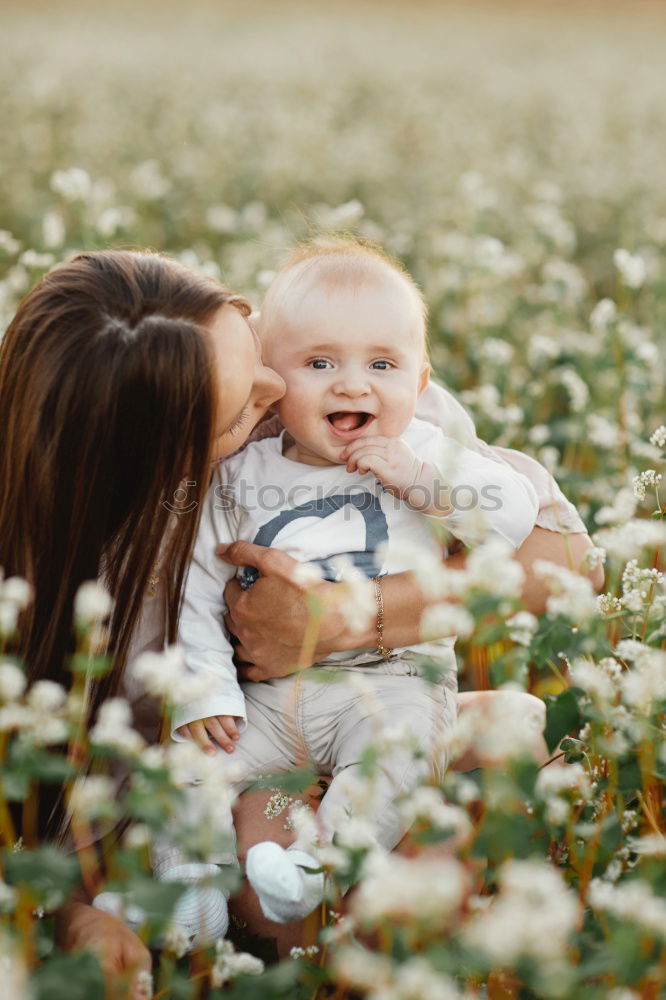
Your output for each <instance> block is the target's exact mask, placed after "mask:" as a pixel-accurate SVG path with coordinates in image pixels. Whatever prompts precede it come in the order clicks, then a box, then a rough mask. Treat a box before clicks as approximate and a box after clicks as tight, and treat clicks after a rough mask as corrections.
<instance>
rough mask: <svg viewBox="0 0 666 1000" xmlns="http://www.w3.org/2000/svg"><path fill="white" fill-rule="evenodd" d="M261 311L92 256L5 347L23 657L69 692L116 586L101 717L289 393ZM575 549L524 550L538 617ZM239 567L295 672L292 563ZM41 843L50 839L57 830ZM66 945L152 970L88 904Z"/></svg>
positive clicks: (235, 612) (1, 474)
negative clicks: (92, 610) (216, 500)
mask: <svg viewBox="0 0 666 1000" xmlns="http://www.w3.org/2000/svg"><path fill="white" fill-rule="evenodd" d="M248 314H249V307H248V305H247V304H246V303H245V302H244V301H243V300H242V299H239V298H238V297H235V296H232V295H231V294H230V293H228V292H226V291H225V290H224V289H222V288H221V287H220V286H219V285H217V284H215V283H214V282H211V281H208V280H205V279H202V278H200V277H198V276H196V275H194V274H192V273H191V272H190V271H188V270H187V269H186V268H184V267H182V266H181V265H179V264H177V263H176V262H174V261H171V260H169V259H167V258H164V257H160V256H158V255H156V254H137V253H128V252H122V251H120V252H111V251H108V252H100V253H86V254H81V255H79V256H78V257H76V258H74V259H73V260H72V261H71V262H69V263H68V264H65V265H62V266H61V267H59V268H56V269H55V270H54V271H53V272H51V273H50V274H49V275H47V276H46V277H45V278H44V279H43V280H42V281H41V282H40V283H39V284H38V285H37V286H36V288H35V289H33V291H32V292H31V293H30V294H29V295H28V296H27V297H26V299H25V300H24V301H23V303H22V304H21V306H20V307H19V310H18V312H17V314H16V317H15V318H14V320H13V322H12V323H11V325H10V327H9V329H8V331H7V334H6V336H5V339H4V341H3V342H2V345H1V346H0V426H2V427H3V428H4V436H3V439H2V442H0V491H1V492H0V565H1V566H3V567H4V569H5V572H6V573H7V574H8V575H14V574H16V575H20V576H23V577H25V578H27V579H28V580H29V581H30V583H31V584H32V586H33V589H34V593H35V599H34V603H33V605H32V606H31V607H30V608H29V609H28V611H27V612H26V614H25V616H24V620H23V621H22V623H21V624H22V628H21V634H20V640H19V643H18V647H17V652H18V654H19V655H20V656H21V657H22V658H23V659H24V660H25V662H26V664H27V666H28V669H29V673H30V678H31V680H36V679H38V678H40V677H46V676H48V677H49V678H51V679H53V680H57V681H59V682H61V683H65V684H66V683H67V680H68V673H67V671H66V669H65V665H64V664H65V660H66V657H67V656H68V654H69V653H70V652H71V651H72V649H73V634H72V627H71V621H72V613H73V602H74V595H75V594H76V591H77V589H78V587H79V586H80V585H81V583H82V582H84V581H85V580H90V579H95V578H99V577H104V579H105V581H106V584H107V586H108V588H109V590H110V592H111V594H112V596H113V599H114V609H113V613H112V616H111V620H110V624H109V649H110V650H112V651H113V652H114V664H115V666H114V670H113V672H112V673H111V674H110V675H109V676H107V677H106V678H104V679H103V680H97V681H95V682H94V683H93V684H92V685H91V694H90V711H91V714H93V715H94V712H95V711H96V709H97V707H98V706H99V704H100V703H101V701H103V700H104V699H105V698H106V697H108V696H110V695H112V694H113V693H114V692H116V691H118V690H119V688H120V686H121V683H122V677H123V669H124V665H125V663H126V662H127V659H128V651H129V650H130V643H132V650H133V652H136V651H138V649H139V648H142V647H143V648H146V646H150V645H155V646H157V647H159V646H160V645H161V644H162V643H163V641H164V639H165V638H166V640H167V641H169V642H172V641H173V640H174V639H175V634H176V621H177V616H178V608H179V601H180V595H181V589H182V583H183V579H184V575H185V571H186V567H187V562H188V558H189V554H190V551H191V547H192V542H193V539H194V536H195V533H196V527H197V519H198V518H197V511H198V509H199V504H200V501H201V499H202V497H203V494H204V492H205V489H206V485H207V482H208V475H209V467H210V464H211V462H212V461H214V460H215V459H218V458H222V457H224V456H226V455H229V454H231V453H232V452H233V451H235V450H236V449H237V448H238V447H240V446H241V445H242V444H243V442H244V441H245V440H246V438H247V436H248V435H249V433H250V431H251V430H252V428H253V427H254V426H255V424H256V423H257V422H258V420H259V419H260V418H261V417H262V416H263V415H264V413H265V411H266V409H267V408H268V406H269V405H270V404H271V403H272V402H274V401H275V400H276V399H278V398H279V397H280V395H281V394H282V391H283V384H282V382H281V379H280V378H279V377H278V376H277V375H276V374H275V373H274V372H272V371H271V370H270V369H267V368H265V367H264V366H263V365H262V364H261V360H260V358H259V356H258V350H257V343H256V338H255V337H254V335H253V332H252V330H251V327H250V326H249V324H248V322H247V316H248ZM183 479H185V480H186V483H187V497H186V499H185V500H183V496H184V494H183V485H182V480H183ZM574 530H576V529H575V528H574ZM578 531H581V529H580V528H578ZM243 544H244V543H243ZM569 544H570V549H571V552H568V551H567V550H566V548H565V546H564V543H563V540H562V536H561V535H559V534H556V533H555V532H553V531H548V530H545V529H544V528H536V529H535V530H534V532H533V534H532V535H531V536H530V538H528V540H527V541H526V542H525V544H524V546H523V548H522V549H521V551H520V552H519V553H518V558H519V559H520V560H521V562H523V564H524V566H525V567H526V568H527V569H528V580H527V586H526V592H527V596H528V600H529V603H530V604H531V606H532V607H533V609H534V610H540V609H541V607H542V606H543V593H542V592H541V591H540V590H539V588H538V585H537V584H536V582H535V581H534V578H533V577H531V576H530V575H529V567H530V565H531V562H532V560H533V558H534V557H535V556H538V557H541V558H547V559H552V560H553V561H556V562H561V563H564V564H573V565H578V563H579V561H580V558H581V557H582V554H583V553H584V551H585V549H586V547H588V546H589V540H588V539H587V536H585V535H584V534H582V533H580V534H576V535H573V536H570V537H569ZM227 555H228V557H229V558H231V561H233V562H234V563H238V564H251V565H255V566H257V567H258V569H259V570H260V571H261V572H262V577H261V578H260V579H259V581H258V582H257V584H255V587H254V588H253V590H252V591H250V592H247V593H243V594H241V593H240V592H239V590H238V588H237V586H236V585H235V584H234V583H232V584H230V585H229V588H228V593H227V597H228V604H229V609H230V610H229V618H228V622H227V624H228V626H229V628H230V630H231V631H232V632H234V633H235V634H236V635H237V636H238V637H239V639H240V646H239V654H240V658H241V659H242V660H243V661H244V662H245V663H247V664H251V666H248V667H246V676H247V678H248V679H249V680H261V679H263V678H265V677H271V676H279V675H280V674H283V673H286V672H288V671H289V670H290V669H293V664H294V663H295V662H296V661H297V660H298V659H299V655H298V654H299V653H300V650H301V646H302V638H303V634H304V630H305V624H306V621H307V617H308V615H307V606H306V605H307V602H306V600H305V595H304V592H303V588H302V587H300V586H298V585H297V584H295V583H294V582H293V576H292V569H293V565H292V563H291V560H289V559H288V557H287V556H285V555H283V554H281V553H279V552H276V551H258V552H254V551H252V552H251V554H250V553H249V552H248V550H247V548H243V546H242V545H239V546H234V547H233V549H232V551H231V553H228V554H227ZM462 558H463V557H454V559H458V560H462ZM158 559H159V562H160V566H161V567H168V572H166V573H165V572H164V570H163V569H160V568H158V567H157V563H158ZM156 576H157V577H159V578H160V586H159V587H158V588H157V594H156V596H155V597H153V598H150V597H148V598H147V599H146V601H145V605H144V609H143V610H144V614H143V623H142V627H141V628H139V623H140V620H141V618H142V602H144V598H145V596H146V595H149V594H150V593H151V590H152V589H154V588H153V584H154V581H155V579H156ZM321 586H325V585H321ZM329 586H334V585H329ZM384 601H385V618H386V626H385V631H384V640H385V642H386V643H388V644H389V645H403V644H405V643H408V642H409V641H412V640H415V639H416V638H417V637H418V633H419V623H420V618H421V614H422V611H423V608H424V597H423V594H422V593H421V591H420V590H419V588H418V587H417V586H416V584H415V583H414V581H413V580H411V579H410V578H409V577H407V576H405V577H394V578H392V579H391V580H387V581H386V582H385V586H384ZM151 602H152V607H151ZM146 609H148V613H147V614H146V613H145V612H146ZM268 622H270V627H268V624H267V623H268ZM151 633H152V634H151ZM333 641H334V642H335V647H333V646H332V645H331V646H328V645H327V644H328V643H329V642H333ZM347 643H348V644H349V648H354V646H357V645H358V644H359V636H358V635H357V634H354V633H352V631H351V630H350V629H349V626H348V625H347V624H346V623H345V622H343V621H342V620H341V619H340V617H339V615H338V614H337V613H336V612H335V610H334V609H332V608H331V609H329V610H328V611H327V613H326V615H325V616H324V620H323V622H322V628H321V631H320V635H319V643H318V645H317V647H316V648H315V649H314V650H313V651H312V652H311V656H310V659H311V660H312V661H314V660H316V659H319V658H320V657H321V655H322V654H323V653H325V652H326V651H327V650H328V649H332V648H337V649H340V648H344V646H345V645H346V644H347ZM367 643H368V644H369V645H374V644H375V639H374V636H371V635H368V637H367ZM53 815H55V816H56V818H57V816H58V811H57V810H56V812H55V813H54V814H53ZM238 822H239V830H240V831H241V834H242V832H243V831H245V835H246V839H249V840H250V841H252V839H259V838H261V837H263V836H265V832H262V831H261V825H262V822H265V820H264V819H263V818H262V814H261V809H260V808H259V807H258V806H257V805H256V804H250V805H249V806H247V805H246V806H245V809H243V807H242V806H241V815H240V816H239V817H238ZM41 829H42V830H43V831H44V833H45V834H48V833H49V832H51V833H52V832H53V823H52V822H49V818H47V816H44V817H43V818H42V826H41ZM248 831H249V833H248ZM274 834H275V830H274V829H273V828H271V829H270V833H269V836H272V835H274ZM273 927H274V925H273ZM59 939H60V942H61V944H62V946H63V947H65V948H68V949H74V948H80V947H94V948H98V949H99V950H101V951H102V952H103V965H104V967H105V969H106V970H107V972H108V973H109V974H110V975H111V974H113V973H114V972H118V973H123V972H127V971H128V970H130V969H131V968H133V967H137V966H139V965H143V966H146V965H147V962H148V955H147V952H146V950H145V948H144V947H143V945H142V944H141V942H140V941H139V940H138V938H136V937H134V935H132V934H131V933H130V932H129V931H128V930H127V929H126V928H125V927H124V926H123V925H122V924H120V923H119V922H118V921H116V920H115V919H114V918H113V917H111V916H108V915H107V914H104V913H101V912H98V911H95V910H93V909H92V908H91V907H90V906H89V905H88V902H87V900H85V899H76V900H72V901H71V902H70V903H69V904H68V906H67V907H65V908H63V911H62V912H61V913H60V915H59Z"/></svg>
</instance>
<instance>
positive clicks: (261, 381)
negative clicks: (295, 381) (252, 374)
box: [254, 363, 286, 407]
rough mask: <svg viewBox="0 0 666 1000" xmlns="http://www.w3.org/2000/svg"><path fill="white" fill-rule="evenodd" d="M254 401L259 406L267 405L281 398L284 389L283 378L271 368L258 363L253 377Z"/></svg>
mask: <svg viewBox="0 0 666 1000" xmlns="http://www.w3.org/2000/svg"><path fill="white" fill-rule="evenodd" d="M254 385H255V393H256V397H255V398H256V401H257V404H258V405H260V406H265V407H268V406H270V405H271V403H274V402H275V401H276V400H278V399H282V397H283V396H284V392H285V389H286V386H285V382H284V379H283V378H282V376H281V375H278V373H277V372H276V371H273V369H272V368H268V367H266V365H262V364H261V363H260V364H259V367H258V372H257V377H256V379H255V383H254Z"/></svg>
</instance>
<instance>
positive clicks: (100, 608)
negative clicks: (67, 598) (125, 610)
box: [74, 580, 113, 625]
mask: <svg viewBox="0 0 666 1000" xmlns="http://www.w3.org/2000/svg"><path fill="white" fill-rule="evenodd" d="M112 608H113V601H112V599H111V595H110V594H109V592H108V591H107V590H106V588H105V587H104V586H103V585H102V584H101V583H100V582H99V581H98V580H88V581H87V582H86V583H82V584H81V586H80V587H79V589H78V590H77V592H76V597H75V598H74V617H75V619H76V621H77V623H78V624H79V625H91V624H92V623H93V622H100V621H103V620H104V619H105V618H107V617H108V616H109V615H110V614H111V610H112Z"/></svg>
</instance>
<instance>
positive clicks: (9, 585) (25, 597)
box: [0, 576, 33, 611]
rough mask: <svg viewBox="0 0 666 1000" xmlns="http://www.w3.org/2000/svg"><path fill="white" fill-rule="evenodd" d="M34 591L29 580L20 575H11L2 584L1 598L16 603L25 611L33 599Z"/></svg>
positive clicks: (0, 587) (0, 589) (0, 588)
mask: <svg viewBox="0 0 666 1000" xmlns="http://www.w3.org/2000/svg"><path fill="white" fill-rule="evenodd" d="M32 596H33V591H32V587H31V586H30V584H29V583H28V581H27V580H24V579H23V578H22V577H20V576H10V577H8V578H7V579H6V580H5V582H4V583H3V584H2V585H1V586H0V600H3V601H9V602H10V603H11V604H15V605H16V607H17V608H19V610H20V611H23V610H24V609H25V608H27V606H28V605H29V604H30V602H31V601H32Z"/></svg>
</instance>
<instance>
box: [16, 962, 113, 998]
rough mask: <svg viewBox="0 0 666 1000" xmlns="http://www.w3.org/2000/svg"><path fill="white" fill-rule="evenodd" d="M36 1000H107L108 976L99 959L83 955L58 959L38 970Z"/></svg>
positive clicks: (35, 987) (35, 985)
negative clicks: (103, 970) (105, 983)
mask: <svg viewBox="0 0 666 1000" xmlns="http://www.w3.org/2000/svg"><path fill="white" fill-rule="evenodd" d="M31 985H32V989H33V993H34V1000H104V998H105V991H104V976H103V975H102V970H101V968H100V965H99V961H98V960H97V957H96V956H95V955H93V954H91V953H90V952H87V951H82V952H78V953H77V954H75V955H54V956H53V957H52V958H49V959H47V960H46V961H45V962H43V963H42V965H40V966H39V968H37V969H36V970H35V972H34V973H33V975H32V979H31Z"/></svg>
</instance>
